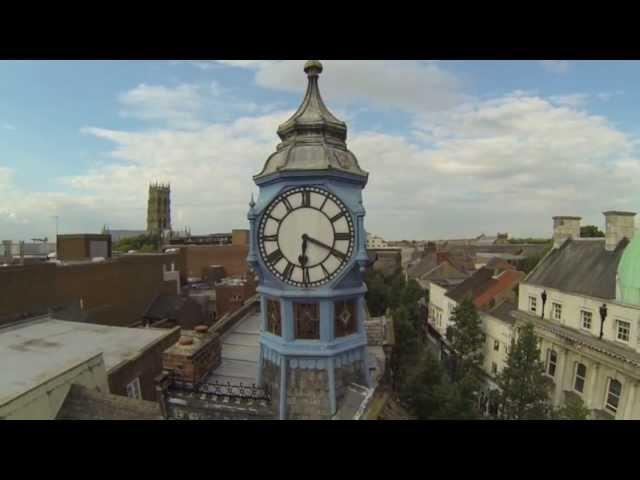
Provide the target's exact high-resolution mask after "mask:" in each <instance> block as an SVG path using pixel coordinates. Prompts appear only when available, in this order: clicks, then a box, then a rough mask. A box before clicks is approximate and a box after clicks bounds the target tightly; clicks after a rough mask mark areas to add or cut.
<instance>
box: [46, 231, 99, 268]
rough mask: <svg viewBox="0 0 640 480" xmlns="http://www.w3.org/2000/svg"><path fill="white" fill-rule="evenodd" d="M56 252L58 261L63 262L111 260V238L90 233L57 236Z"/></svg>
mask: <svg viewBox="0 0 640 480" xmlns="http://www.w3.org/2000/svg"><path fill="white" fill-rule="evenodd" d="M56 252H57V258H58V260H62V261H65V262H67V261H77V260H90V259H92V258H111V236H110V235H107V234H92V233H80V234H73V235H58V237H57V245H56Z"/></svg>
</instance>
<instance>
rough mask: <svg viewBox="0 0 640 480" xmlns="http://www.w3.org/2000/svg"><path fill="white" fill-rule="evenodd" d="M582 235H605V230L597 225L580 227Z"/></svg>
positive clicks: (592, 236)
mask: <svg viewBox="0 0 640 480" xmlns="http://www.w3.org/2000/svg"><path fill="white" fill-rule="evenodd" d="M580 236H581V237H585V238H595V237H604V232H603V231H602V230H600V229H599V228H598V227H596V226H595V225H585V226H584V227H580Z"/></svg>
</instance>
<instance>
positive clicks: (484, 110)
mask: <svg viewBox="0 0 640 480" xmlns="http://www.w3.org/2000/svg"><path fill="white" fill-rule="evenodd" d="M227 63H229V62H227ZM233 63H234V65H235V66H237V67H241V68H251V69H254V70H255V72H256V82H257V83H258V84H259V85H261V86H263V87H266V88H271V89H282V90H287V91H288V90H291V91H294V90H296V91H299V92H301V91H302V90H303V88H304V83H305V82H304V78H303V73H302V72H301V71H300V70H301V62H265V61H260V62H250V61H237V62H233ZM324 64H325V68H326V75H323V78H322V86H321V88H322V91H323V94H324V95H325V97H326V98H325V100H326V101H327V104H328V105H329V106H330V108H331V109H332V110H333V111H335V112H336V113H339V115H340V116H341V118H345V119H347V120H348V119H349V117H350V114H351V113H352V112H353V111H354V108H362V105H367V104H368V103H376V105H377V107H384V108H395V109H401V110H404V111H406V112H410V113H411V115H412V117H411V118H413V121H412V125H411V130H410V131H407V133H406V134H403V135H402V134H390V133H388V132H387V133H385V132H383V131H380V130H375V131H374V130H371V131H362V130H360V131H359V130H358V129H357V124H356V128H354V125H353V124H351V123H350V137H349V138H350V140H349V147H350V149H351V150H352V151H353V152H354V153H355V154H356V156H357V157H358V159H359V161H360V163H361V165H362V167H363V168H364V169H366V170H368V171H369V172H370V180H369V185H368V186H367V188H366V189H365V207H366V209H367V219H366V227H367V229H368V230H369V231H371V232H374V233H377V234H381V235H383V236H385V237H387V238H389V239H399V238H414V239H418V238H444V237H457V236H472V235H478V234H479V233H482V232H484V233H487V234H491V233H495V232H498V231H510V232H511V233H512V234H516V235H545V234H546V235H550V231H551V217H552V216H553V215H580V216H583V217H584V219H585V220H584V221H585V222H590V223H595V224H597V225H600V226H602V224H603V220H602V218H601V213H600V212H602V211H604V210H608V209H629V210H636V209H637V207H638V203H637V201H638V199H637V195H636V193H635V192H636V191H638V187H639V185H638V183H639V181H638V180H637V179H639V178H640V175H638V174H640V161H639V159H638V156H637V154H636V144H637V143H638V140H639V139H638V138H635V137H632V136H630V135H629V134H626V133H625V132H623V131H621V130H619V129H618V128H616V126H615V125H613V124H611V123H610V122H609V121H608V119H606V118H604V117H601V116H597V115H593V114H590V113H589V111H588V106H589V102H590V101H591V100H592V98H593V96H590V97H589V98H585V97H584V96H583V95H582V94H569V95H564V96H556V97H549V98H546V97H544V96H541V95H539V94H536V93H534V92H514V93H513V94H510V95H504V96H501V97H498V98H493V99H489V100H482V101H480V100H474V99H471V98H468V97H465V96H464V95H463V94H462V93H460V92H461V88H460V83H459V82H458V81H457V80H455V78H453V77H451V75H450V74H449V73H447V72H444V71H442V70H441V69H440V68H439V67H438V66H437V65H433V64H422V63H417V62H399V63H396V62H394V63H393V64H389V63H388V62H338V61H336V62H331V61H327V62H324ZM207 65H208V64H207ZM212 65H215V64H212ZM212 68H214V67H212ZM215 68H221V67H219V66H217V67H215ZM329 72H330V73H331V74H329ZM301 77H302V78H301ZM447 79H453V82H452V83H451V84H448V80H447ZM221 91H222V88H221V87H220V86H219V85H217V84H212V85H211V86H208V87H202V86H200V87H196V86H193V85H188V84H182V85H178V86H174V87H167V86H159V85H139V86H138V87H136V88H135V89H133V90H131V91H130V92H127V93H125V94H123V95H122V96H121V97H120V99H119V100H120V102H121V105H122V107H123V109H124V111H126V112H127V114H129V115H135V116H137V118H142V119H144V120H148V121H149V122H155V123H156V124H157V123H158V122H160V123H161V124H162V125H163V127H162V128H161V129H157V128H154V129H150V130H141V131H123V130H116V129H112V128H104V126H92V127H87V128H85V129H84V130H83V132H84V134H86V135H92V136H94V137H97V138H100V139H102V140H104V141H105V145H106V147H105V148H106V149H108V152H109V155H110V156H111V158H112V162H107V163H106V164H104V165H102V166H96V167H95V168H93V169H92V170H90V171H88V172H86V173H84V174H81V175H76V176H74V177H71V178H66V179H64V182H66V185H67V186H68V187H69V188H68V193H65V194H53V193H50V194H47V193H35V194H31V195H28V196H27V195H25V192H19V191H17V189H15V188H12V187H11V185H12V182H11V172H10V171H8V170H7V169H4V170H3V169H0V191H2V192H3V195H4V196H5V198H9V199H10V201H8V202H5V203H3V207H2V208H4V210H1V209H0V229H5V230H7V231H9V232H11V231H14V232H22V231H27V230H26V229H22V230H21V229H20V228H21V227H19V222H20V221H21V219H23V220H26V219H30V220H31V221H32V223H33V224H34V225H35V224H37V223H38V222H42V224H47V225H53V221H52V220H51V218H50V217H51V216H52V215H60V216H61V227H62V230H63V231H67V232H69V231H96V230H97V229H99V228H100V227H101V226H102V224H103V223H107V224H109V225H111V226H112V227H113V228H143V227H144V225H145V217H146V201H147V189H148V184H149V182H152V181H162V182H171V186H172V204H173V225H174V227H184V226H190V227H191V228H192V231H193V232H200V233H204V232H216V231H229V230H230V229H231V228H243V227H246V225H247V221H246V212H247V203H248V201H249V197H250V195H251V193H252V192H255V191H256V187H255V185H254V183H253V181H252V175H254V174H256V173H257V172H258V171H260V169H261V167H262V165H263V164H264V162H265V160H266V159H267V157H268V156H269V155H270V154H271V153H272V152H273V151H274V149H275V146H276V144H277V143H278V141H279V140H278V138H277V135H276V129H277V126H278V125H279V124H280V123H281V122H283V121H284V120H286V119H287V118H288V116H289V115H290V114H291V113H292V112H291V111H283V110H278V111H272V109H273V106H270V109H271V110H269V109H267V110H266V111H265V110H263V108H264V107H262V106H258V105H254V106H253V108H252V107H251V104H250V102H245V101H243V100H242V99H238V98H233V97H232V96H231V95H229V94H228V93H229V92H226V91H224V93H221ZM300 95H301V93H300ZM352 98H358V99H359V102H360V103H361V104H360V105H357V106H356V107H353V105H352V103H351V102H350V99H352ZM595 98H598V96H597V95H596V96H595ZM340 99H341V100H340ZM600 100H606V99H605V98H601V99H600ZM214 101H221V102H225V104H224V108H228V109H232V110H233V111H234V112H235V114H236V115H235V117H236V118H235V119H233V120H231V119H225V118H214V119H212V118H208V117H207V116H206V115H205V114H204V113H203V112H206V111H207V110H208V107H207V108H205V107H203V106H202V105H205V104H206V102H214ZM334 101H335V103H334ZM412 102H413V103H412ZM238 112H241V114H240V115H238ZM371 115H378V113H372V114H371ZM354 123H355V122H354ZM152 125H153V123H152ZM12 200H14V201H12ZM10 216H11V217H10ZM47 222H48V223H47ZM12 229H13V230H12ZM39 232H40V231H39V230H38V234H39V235H41V233H39ZM31 234H32V233H31V231H30V233H29V235H31Z"/></svg>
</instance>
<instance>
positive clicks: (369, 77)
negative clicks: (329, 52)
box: [221, 60, 467, 113]
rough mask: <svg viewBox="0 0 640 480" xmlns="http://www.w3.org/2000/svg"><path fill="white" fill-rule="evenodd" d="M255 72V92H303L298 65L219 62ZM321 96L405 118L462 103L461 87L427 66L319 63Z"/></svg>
mask: <svg viewBox="0 0 640 480" xmlns="http://www.w3.org/2000/svg"><path fill="white" fill-rule="evenodd" d="M221 62H222V63H223V64H225V65H228V66H233V67H239V68H247V69H252V70H255V72H256V76H255V82H256V84H257V85H258V86H260V87H263V88H268V89H272V90H280V91H285V92H296V93H300V92H303V91H304V89H305V82H304V81H303V79H304V73H303V68H302V66H303V65H304V62H303V61H302V60H287V61H275V60H272V61H268V60H259V61H256V60H224V61H221ZM323 65H324V71H325V72H326V73H327V74H326V75H323V76H322V78H321V86H320V88H321V90H322V94H323V97H325V100H327V102H328V103H331V104H334V103H338V104H339V105H348V106H354V105H362V104H366V105H367V106H368V107H375V108H377V109H387V108H397V109H400V110H403V111H406V112H410V113H413V112H417V111H429V110H431V111H433V110H443V109H446V108H449V107H451V106H454V105H457V104H459V103H460V102H461V101H464V100H465V99H467V97H466V96H465V95H464V93H463V92H462V90H463V87H464V85H463V84H462V82H461V81H460V80H459V79H458V77H456V76H455V75H453V74H452V73H450V72H448V71H447V70H445V69H444V68H443V67H441V66H440V65H438V64H437V63H433V62H422V61H405V60H326V61H324V60H323Z"/></svg>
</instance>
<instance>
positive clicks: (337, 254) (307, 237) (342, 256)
mask: <svg viewBox="0 0 640 480" xmlns="http://www.w3.org/2000/svg"><path fill="white" fill-rule="evenodd" d="M302 238H303V239H306V240H308V241H309V242H311V243H315V244H316V245H319V246H321V247H323V248H326V249H327V250H329V251H330V252H331V253H333V254H334V255H335V256H337V257H340V258H344V256H345V255H344V253H343V252H340V251H338V250H336V249H335V248H333V247H330V246H329V245H327V244H326V243H322V242H321V241H320V240H316V239H315V238H311V237H310V236H309V235H307V234H306V233H305V234H304V235H303V236H302Z"/></svg>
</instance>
